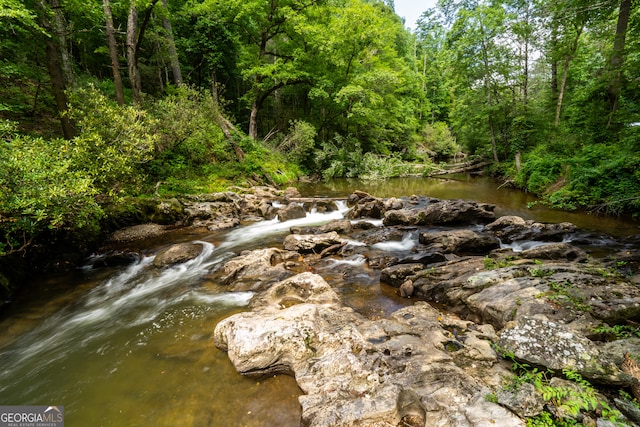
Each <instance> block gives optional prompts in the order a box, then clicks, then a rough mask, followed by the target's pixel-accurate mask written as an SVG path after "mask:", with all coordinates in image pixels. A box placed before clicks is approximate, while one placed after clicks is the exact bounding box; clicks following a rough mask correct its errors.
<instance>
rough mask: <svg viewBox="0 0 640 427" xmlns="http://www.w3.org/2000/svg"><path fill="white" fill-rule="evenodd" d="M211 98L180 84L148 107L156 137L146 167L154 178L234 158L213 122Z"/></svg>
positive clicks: (181, 174)
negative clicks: (152, 155) (153, 153)
mask: <svg viewBox="0 0 640 427" xmlns="http://www.w3.org/2000/svg"><path fill="white" fill-rule="evenodd" d="M214 109H215V107H214V101H213V99H212V98H211V95H210V94H208V93H201V92H198V91H196V90H195V89H192V88H189V87H186V86H183V87H180V88H178V89H177V90H176V92H175V93H173V94H171V95H169V96H167V97H166V98H164V99H162V100H159V101H157V102H155V103H154V104H153V105H151V106H150V109H149V111H150V114H151V115H152V116H153V118H154V120H153V129H152V131H153V133H154V134H156V135H157V136H158V137H157V139H156V144H155V155H154V159H153V161H152V162H151V163H150V164H149V166H148V168H147V170H148V171H149V172H150V173H151V174H152V175H154V178H155V179H166V178H167V177H169V176H176V175H177V176H185V174H187V173H188V171H190V170H194V169H197V168H199V167H201V166H203V165H209V164H212V163H218V162H226V161H230V160H233V159H234V154H233V149H232V148H231V147H230V144H229V143H228V141H227V140H226V139H225V137H224V135H223V133H222V130H221V129H220V127H219V126H217V125H216V123H215V114H217V112H216V111H214Z"/></svg>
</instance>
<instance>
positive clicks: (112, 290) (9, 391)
mask: <svg viewBox="0 0 640 427" xmlns="http://www.w3.org/2000/svg"><path fill="white" fill-rule="evenodd" d="M299 188H300V190H301V192H302V193H303V195H305V196H331V197H346V196H347V195H348V194H350V193H351V192H352V191H353V190H356V189H359V190H364V191H368V192H370V193H371V194H373V195H376V196H379V197H391V196H395V197H403V196H410V195H412V194H419V195H427V196H431V197H437V198H463V199H469V200H477V201H481V202H490V203H495V204H497V205H498V209H497V213H498V214H500V215H503V214H516V215H520V216H523V217H526V218H532V219H536V220H540V221H545V222H560V221H570V222H574V223H575V224H577V225H579V226H581V227H584V228H587V229H592V230H598V231H602V232H606V233H608V234H611V235H615V236H621V235H629V234H635V233H638V232H639V230H638V227H637V224H636V223H633V222H631V221H622V220H619V219H614V218H603V217H595V216H589V215H583V214H568V213H563V212H556V211H550V210H546V209H540V208H536V209H533V210H528V209H527V208H526V205H527V203H529V202H531V201H533V198H532V197H530V196H529V195H526V194H524V193H521V192H517V191H513V190H508V189H498V184H496V183H495V182H493V181H491V180H488V179H473V180H470V179H461V180H427V179H416V178H414V179H398V180H390V181H385V182H381V183H378V182H372V183H365V182H358V181H349V180H343V181H334V182H332V183H330V184H315V185H309V184H307V185H301V186H300V187H299ZM341 206H342V209H341V210H340V211H338V212H333V213H329V214H318V213H313V214H309V215H308V216H307V217H306V218H304V219H299V220H294V221H288V222H286V223H279V222H277V220H274V221H263V222H260V223H255V224H251V225H245V226H242V227H240V228H237V229H234V230H232V231H229V232H220V233H215V234H210V235H199V236H193V235H190V234H189V233H188V232H186V231H182V232H178V233H175V234H172V235H170V236H169V237H167V238H165V239H164V240H161V241H157V242H155V243H154V244H153V245H152V246H149V247H146V248H143V250H140V258H139V259H138V260H137V262H135V263H134V264H132V265H130V266H128V267H119V268H102V269H92V268H90V267H85V268H82V269H78V270H77V271H74V272H71V273H65V274H57V275H49V276H47V277H43V278H42V279H40V280H37V281H35V282H34V283H30V284H28V292H24V293H23V294H22V296H21V298H20V299H19V300H17V301H15V302H14V304H12V306H11V307H10V309H9V310H7V312H5V313H4V315H3V318H2V319H1V320H0V405H59V406H64V407H65V422H66V425H67V426H71V427H73V426H150V425H154V426H176V425H179V426H298V425H299V423H300V408H299V405H298V403H297V396H298V395H299V394H300V393H301V392H300V390H299V389H298V387H297V385H296V384H295V381H294V380H293V378H290V377H288V376H277V377H273V378H266V379H261V380H256V379H248V378H244V377H241V376H240V375H238V374H237V373H236V372H235V370H234V369H233V367H232V365H231V363H230V362H229V360H228V359H227V356H226V353H224V352H222V351H219V350H217V349H216V348H215V347H214V346H213V340H212V333H213V329H214V327H215V325H216V323H217V322H218V321H219V320H220V319H222V318H224V317H226V316H229V315H230V314H232V313H234V312H238V311H242V310H245V309H246V306H247V304H248V302H249V300H250V299H251V297H252V294H251V293H250V292H238V293H230V292H226V291H225V289H224V287H223V286H221V285H220V284H218V283H215V281H213V280H212V279H211V278H210V277H209V273H210V272H211V271H212V270H214V269H215V268H216V267H217V266H219V265H220V264H221V263H222V262H224V261H225V260H227V259H229V258H230V257H232V256H234V255H235V254H237V253H239V252H240V251H241V250H245V249H253V248H257V247H265V246H278V245H280V244H281V243H282V239H283V238H284V236H285V235H286V234H287V233H288V230H289V228H290V227H291V226H293V225H303V224H304V225H310V224H319V223H323V222H328V221H329V220H331V219H336V218H342V217H343V214H344V212H345V210H346V207H345V206H344V205H341ZM413 237H415V236H411V235H409V234H407V235H406V236H405V238H404V239H402V240H400V241H397V242H387V243H384V244H379V245H377V246H376V247H375V250H384V251H391V252H393V251H408V250H410V249H411V247H412V246H413V244H414V243H413V242H414V241H415V239H414V238H413ZM191 240H195V241H197V242H198V243H199V244H201V245H202V246H203V251H202V254H201V255H200V256H198V257H197V258H196V259H194V260H192V261H189V262H187V263H184V264H182V265H178V266H175V267H172V268H169V269H164V270H158V269H155V268H153V267H152V266H151V262H152V261H153V257H154V254H155V253H157V251H158V250H160V249H161V248H163V247H166V246H167V245H169V244H172V243H176V242H178V241H191ZM352 244H359V243H358V242H352ZM96 256H99V255H96ZM91 261H92V260H88V263H87V265H91ZM317 271H318V273H320V274H321V275H322V276H323V277H325V278H326V279H327V280H328V281H329V282H330V283H332V284H335V285H336V287H337V289H338V292H339V293H340V295H341V297H342V298H343V300H344V302H345V303H346V304H348V305H350V306H352V307H353V308H354V309H356V310H358V311H360V312H362V313H363V314H365V315H368V316H382V315H386V314H388V313H390V312H392V311H394V310H396V309H397V308H398V307H400V306H401V305H402V304H404V303H406V301H407V300H401V299H399V298H398V297H397V296H396V295H395V294H394V292H393V291H392V290H390V289H387V288H386V287H383V286H380V285H379V283H378V277H379V272H376V271H372V270H371V269H368V267H367V266H366V262H365V259H364V257H363V256H361V255H354V256H353V257H350V258H346V259H340V260H338V259H327V260H326V261H325V263H324V264H323V265H321V266H319V267H318V269H317Z"/></svg>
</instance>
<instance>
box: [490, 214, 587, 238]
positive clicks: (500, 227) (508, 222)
mask: <svg viewBox="0 0 640 427" xmlns="http://www.w3.org/2000/svg"><path fill="white" fill-rule="evenodd" d="M485 228H486V229H487V230H489V231H492V232H493V233H494V234H495V235H496V236H497V237H498V238H499V239H500V240H502V241H503V242H506V243H509V242H515V241H522V240H538V241H544V242H561V241H562V240H563V239H564V238H565V237H566V236H567V235H568V234H570V233H573V232H575V231H576V230H577V227H576V226H575V225H573V224H571V223H569V222H563V223H559V224H543V223H539V222H534V221H525V220H524V219H522V218H520V217H518V216H503V217H500V218H498V219H497V220H495V221H494V222H492V223H490V224H487V225H486V226H485Z"/></svg>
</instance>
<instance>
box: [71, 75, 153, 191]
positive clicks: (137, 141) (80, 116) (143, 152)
mask: <svg viewBox="0 0 640 427" xmlns="http://www.w3.org/2000/svg"><path fill="white" fill-rule="evenodd" d="M69 98H70V103H71V107H70V109H69V112H68V114H69V117H70V118H72V119H74V120H75V121H76V123H77V127H78V129H79V135H78V136H77V137H76V138H74V139H73V140H72V141H69V142H67V143H65V144H64V151H66V152H67V153H68V155H69V156H70V157H71V158H72V159H73V161H74V164H75V165H76V167H78V168H79V169H82V170H83V171H85V172H86V173H88V175H89V176H90V177H91V179H92V180H93V184H94V185H95V187H96V189H97V190H98V191H99V192H101V193H103V194H108V195H110V196H118V195H124V194H127V193H130V194H131V193H135V192H137V191H139V189H140V183H141V180H142V178H143V177H142V176H141V174H140V171H141V168H140V166H141V165H142V164H144V163H146V162H148V161H149V160H150V159H151V155H152V153H153V149H154V146H155V144H156V141H157V139H158V136H157V135H156V134H154V133H153V131H152V126H153V119H150V118H149V117H148V115H147V113H146V112H145V111H143V110H140V109H138V108H136V107H133V106H118V105H117V104H115V103H113V102H112V101H110V100H109V99H107V97H106V96H104V95H103V94H102V93H101V92H99V91H98V90H96V89H95V88H94V87H93V86H89V87H87V88H81V89H77V90H75V91H73V92H72V93H71V94H70V97H69Z"/></svg>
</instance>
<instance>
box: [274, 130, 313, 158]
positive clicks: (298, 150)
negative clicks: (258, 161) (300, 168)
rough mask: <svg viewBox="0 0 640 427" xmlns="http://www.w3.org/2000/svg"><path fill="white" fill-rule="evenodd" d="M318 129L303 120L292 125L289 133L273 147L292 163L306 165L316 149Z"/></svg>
mask: <svg viewBox="0 0 640 427" xmlns="http://www.w3.org/2000/svg"><path fill="white" fill-rule="evenodd" d="M316 136H317V132H316V129H315V128H314V127H313V125H312V124H310V123H307V122H305V121H303V120H295V121H292V122H291V123H290V126H289V132H288V133H287V134H286V135H284V137H283V138H279V139H278V140H277V141H275V143H272V144H271V145H272V146H273V147H274V148H275V149H276V150H278V151H279V152H280V153H282V154H283V155H284V156H285V157H286V159H287V160H288V161H290V162H293V163H297V164H300V165H304V164H306V163H307V162H308V160H309V157H310V156H311V154H312V153H313V149H314V147H315V138H316Z"/></svg>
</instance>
